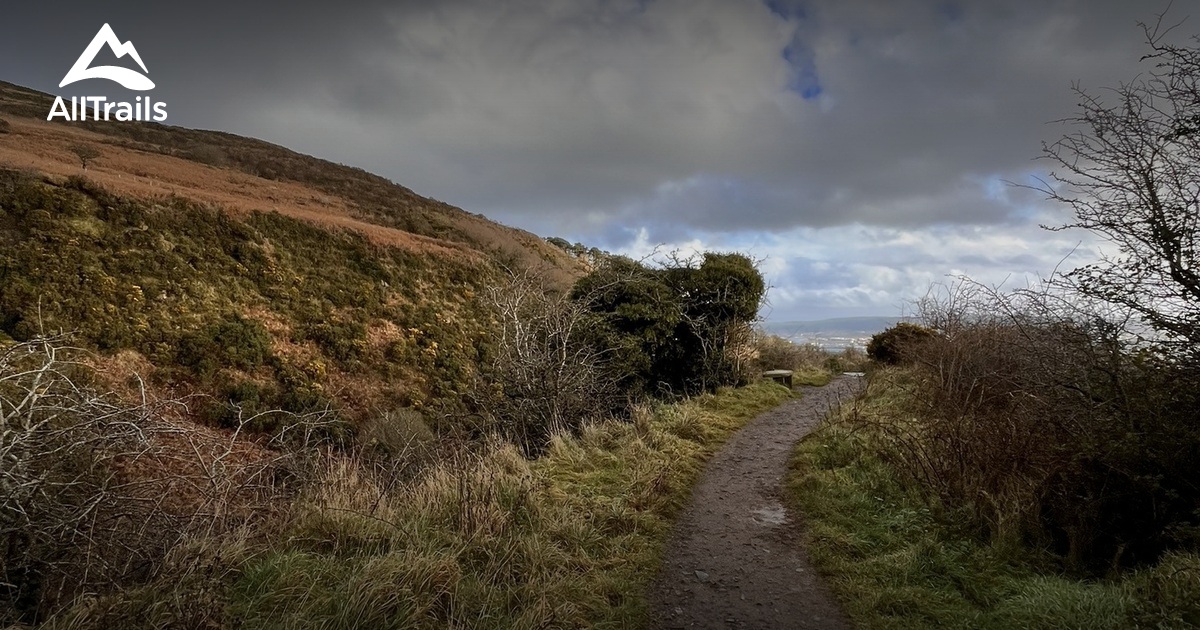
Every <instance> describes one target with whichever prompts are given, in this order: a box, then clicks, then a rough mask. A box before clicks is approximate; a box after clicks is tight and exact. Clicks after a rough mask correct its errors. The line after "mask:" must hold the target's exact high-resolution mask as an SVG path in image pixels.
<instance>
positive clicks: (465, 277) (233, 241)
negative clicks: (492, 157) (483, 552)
mask: <svg viewBox="0 0 1200 630" xmlns="http://www.w3.org/2000/svg"><path fill="white" fill-rule="evenodd" d="M0 240H3V241H4V243H5V246H4V247H3V248H0V332H2V333H3V334H5V335H7V336H10V337H12V338H14V339H17V340H27V339H31V338H33V337H35V336H37V335H39V334H41V333H43V332H50V331H59V330H62V331H74V332H75V333H76V334H77V339H78V341H79V343H81V344H83V345H85V346H89V347H93V348H95V349H98V350H100V351H102V352H104V353H116V352H119V351H123V350H133V351H136V352H138V353H140V354H141V355H143V356H145V357H146V358H147V359H149V360H150V361H151V362H152V363H153V364H154V365H155V366H157V367H158V368H161V370H159V371H157V372H156V373H155V375H154V379H153V382H152V383H151V384H152V385H154V386H159V385H167V386H173V385H177V384H179V383H180V382H183V383H192V384H197V385H199V386H200V387H201V388H202V390H203V391H208V393H212V394H215V395H217V396H218V398H219V399H223V398H224V397H225V396H226V394H228V392H222V391H214V390H213V389H212V386H211V385H210V384H219V383H228V382H239V381H240V380H243V379H244V376H243V375H236V374H230V371H240V372H255V378H256V379H257V380H259V381H260V384H261V385H262V386H263V391H264V392H268V393H270V392H274V393H272V394H270V395H269V396H267V398H269V399H270V401H271V402H270V403H268V404H277V403H278V404H283V403H286V405H285V406H286V407H288V408H289V409H293V410H297V411H299V410H300V408H302V407H304V406H306V405H320V404H322V403H323V402H328V401H329V400H330V399H336V398H337V395H338V392H339V389H338V388H328V387H327V385H328V384H329V382H330V380H332V379H336V378H341V377H343V376H344V375H351V374H352V375H354V376H355V379H356V381H358V382H362V383H365V384H366V385H365V387H364V389H368V390H371V391H373V392H375V393H374V396H375V399H374V400H371V399H364V398H363V397H362V396H357V397H347V398H346V399H345V400H344V401H341V402H342V403H348V404H342V405H340V406H342V407H343V410H345V411H347V412H348V413H350V414H351V415H361V414H364V413H366V410H367V408H368V407H369V406H370V405H371V404H373V403H376V402H378V403H379V404H385V403H386V404H390V403H389V402H388V401H389V400H394V401H402V402H403V404H410V403H419V404H425V403H435V402H438V403H440V402H447V401H454V400H455V399H456V395H455V393H456V392H460V391H462V390H463V389H464V388H465V387H466V385H467V384H468V383H469V382H470V381H471V378H472V373H473V370H474V367H475V366H476V365H477V364H478V362H479V356H480V354H479V349H480V348H481V347H483V346H484V345H486V343H487V341H486V340H487V334H486V333H487V330H488V329H487V327H488V324H489V320H490V317H489V316H488V314H487V313H486V307H485V305H483V304H481V303H480V302H479V301H478V300H476V299H474V297H473V296H475V295H477V294H478V293H479V292H480V290H481V288H482V287H483V286H485V285H486V284H487V283H488V279H489V278H491V277H493V273H494V272H493V270H492V269H491V268H490V267H489V266H488V264H487V263H486V262H479V261H473V260H471V259H463V260H458V259H454V258H442V257H436V256H432V257H427V256H419V255H416V254H413V253H411V252H408V251H404V250H400V249H395V248H383V247H379V246H377V245H374V244H372V243H371V242H369V241H368V240H367V239H366V238H365V237H364V236H362V235H359V234H356V233H350V232H337V231H334V232H331V231H329V230H325V229H321V228H319V227H316V226H312V225H309V224H306V223H303V222H300V221H297V220H294V219H290V218H287V217H283V216H280V215H278V214H252V215H250V216H247V217H244V218H241V219H239V218H234V217H232V216H230V215H229V214H227V213H225V212H222V211H220V210H218V209H214V208H210V207H207V206H204V205H200V204H194V203H191V202H188V201H185V200H182V199H178V198H167V199H160V200H156V201H142V200H133V199H128V198H124V197H119V196H116V195H113V194H111V193H109V192H107V191H106V190H104V189H103V188H101V187H99V186H97V185H95V184H94V183H92V182H90V181H88V180H86V179H84V178H79V177H75V178H70V179H68V180H67V181H65V182H63V183H61V184H57V183H54V182H50V181H45V180H43V179H41V178H40V177H38V176H35V175H30V174H26V173H22V172H17V171H11V170H0ZM268 323H270V325H269V326H268ZM373 331H374V335H373V336H372V332H373ZM396 344H398V345H399V346H402V347H403V348H404V351H403V352H392V351H389V348H390V347H392V346H393V345H396ZM276 347H279V348H283V349H285V350H286V351H285V352H284V353H283V354H281V355H279V356H276V355H275V354H274V350H273V349H274V348H276ZM396 349H399V348H396ZM268 381H273V382H268ZM322 390H325V393H321V392H322Z"/></svg>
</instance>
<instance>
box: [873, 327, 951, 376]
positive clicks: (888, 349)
mask: <svg viewBox="0 0 1200 630" xmlns="http://www.w3.org/2000/svg"><path fill="white" fill-rule="evenodd" d="M934 336H936V333H935V332H934V331H933V330H931V329H929V328H926V327H925V326H921V325H920V324H912V323H909V322H900V323H898V324H896V325H895V326H892V327H891V328H888V329H887V330H885V331H883V332H880V333H876V334H875V335H872V336H871V340H870V341H869V342H868V343H867V356H868V357H869V358H871V359H872V360H874V361H876V362H878V363H882V364H884V365H898V364H900V363H903V362H905V361H906V360H907V359H908V358H909V356H910V355H911V354H912V353H913V352H914V351H916V350H917V349H918V348H919V346H920V345H921V344H922V343H923V342H926V341H928V340H930V339H932V338H933V337H934Z"/></svg>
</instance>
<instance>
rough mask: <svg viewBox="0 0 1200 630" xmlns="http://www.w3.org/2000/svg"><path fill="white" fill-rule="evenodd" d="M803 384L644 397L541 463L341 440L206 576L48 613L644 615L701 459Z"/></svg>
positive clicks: (411, 618) (95, 618)
mask: <svg viewBox="0 0 1200 630" xmlns="http://www.w3.org/2000/svg"><path fill="white" fill-rule="evenodd" d="M791 395H792V394H791V392H790V391H789V390H787V389H786V388H783V387H780V386H778V385H774V384H771V383H759V384H756V385H753V386H750V387H746V388H742V389H737V390H721V391H720V392H718V393H717V394H713V395H704V396H700V397H697V398H694V399H691V400H688V401H685V402H682V403H678V404H674V405H658V406H655V407H640V408H638V409H637V410H636V411H635V413H634V417H633V420H632V421H630V422H605V423H599V424H593V425H590V426H587V427H585V428H584V429H583V430H582V431H581V432H580V433H579V435H578V436H577V437H571V436H567V435H560V436H556V437H554V438H553V440H552V442H551V444H550V446H549V448H548V449H547V450H546V452H545V454H544V455H543V456H541V457H540V458H538V459H535V460H528V459H526V458H524V457H522V456H521V454H520V452H519V451H518V450H517V449H516V447H514V446H512V445H511V444H507V443H502V442H491V443H488V444H487V445H486V446H485V447H482V448H479V449H477V450H475V451H467V450H464V451H461V452H459V453H458V454H457V455H455V456H453V457H448V458H446V459H443V460H441V461H439V462H438V463H435V464H433V465H431V466H429V467H428V468H426V469H425V470H424V471H423V472H422V473H420V474H418V475H416V476H411V475H410V476H407V477H403V478H397V477H392V476H390V474H389V473H388V472H387V471H386V469H385V468H382V467H373V466H371V465H368V462H367V460H364V459H358V458H355V457H350V456H347V455H345V454H342V455H337V456H333V455H331V456H330V457H329V458H328V459H327V460H326V461H325V464H324V466H323V467H322V469H321V470H320V472H319V474H318V476H317V479H316V482H315V483H312V484H310V485H308V486H306V487H305V489H304V490H302V491H301V492H300V493H299V494H298V495H297V497H296V500H295V501H294V503H293V504H292V506H291V508H290V510H289V511H288V513H286V514H283V515H281V519H282V520H281V521H280V523H281V524H279V525H278V527H277V529H276V530H274V532H273V533H270V535H269V536H266V537H264V536H263V532H261V531H260V532H257V533H256V536H243V537H234V538H231V539H230V540H228V541H210V542H209V544H208V546H207V547H206V548H205V549H204V550H196V552H197V554H198V555H200V556H203V557H205V558H206V559H207V562H206V563H205V562H197V561H193V563H192V565H190V566H195V567H197V569H196V573H189V574H181V575H174V576H172V579H171V580H163V581H160V582H159V583H156V584H153V585H150V586H147V587H145V588H141V589H132V590H130V591H128V592H126V593H123V594H119V595H114V596H110V597H106V598H102V599H100V600H95V601H91V602H86V603H85V604H82V605H80V606H77V607H76V608H75V609H73V610H72V611H70V612H69V613H68V614H66V615H63V616H60V617H59V618H58V619H56V620H54V622H53V623H52V624H51V626H52V627H62V628H67V627H115V626H120V627H171V626H179V625H187V626H203V625H204V624H205V623H209V624H213V625H215V626H217V627H223V626H238V627H243V628H315V627H319V628H446V627H456V628H535V627H537V628H547V627H549V628H555V627H600V628H605V627H607V628H626V627H636V626H639V625H643V624H644V623H645V620H646V612H647V602H646V592H647V589H648V587H649V584H650V581H651V579H652V577H653V575H654V574H655V572H656V570H657V567H658V563H659V557H660V554H661V552H662V548H663V545H664V544H665V542H666V539H667V537H668V535H669V532H670V529H671V524H672V519H673V518H674V516H675V515H676V514H677V513H678V512H679V510H680V509H681V507H682V506H683V505H684V504H685V503H686V501H687V499H688V496H689V494H690V491H691V487H692V486H693V485H694V483H695V481H696V479H697V478H698V475H699V474H700V471H701V470H702V468H703V463H704V460H705V459H706V458H707V457H708V456H709V455H710V454H712V453H713V452H714V451H715V450H716V449H717V448H718V447H719V446H720V445H721V444H722V443H723V442H724V441H725V440H726V439H727V438H728V437H729V436H730V435H731V434H732V433H733V432H735V431H736V430H737V429H738V428H740V427H741V426H743V425H744V424H745V423H746V422H747V421H748V420H749V419H750V418H752V417H754V416H755V415H756V414H758V413H759V412H761V411H763V410H765V409H767V408H770V407H772V406H775V405H777V404H779V403H781V402H782V401H784V400H786V399H787V398H789V397H791ZM205 553H206V554H208V555H207V556H205ZM206 580H207V582H206Z"/></svg>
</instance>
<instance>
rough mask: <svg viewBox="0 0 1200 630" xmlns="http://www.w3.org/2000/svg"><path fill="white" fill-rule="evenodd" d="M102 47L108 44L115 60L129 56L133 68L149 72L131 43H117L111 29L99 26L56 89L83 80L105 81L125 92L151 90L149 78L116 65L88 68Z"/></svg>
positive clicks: (151, 84)
mask: <svg viewBox="0 0 1200 630" xmlns="http://www.w3.org/2000/svg"><path fill="white" fill-rule="evenodd" d="M105 45H108V48H109V50H111V51H113V54H115V55H116V56H117V58H118V59H119V58H121V57H124V56H125V55H129V56H130V57H133V60H134V61H136V62H137V65H139V66H141V67H142V72H145V73H147V74H149V72H150V71H149V70H147V69H146V64H144V63H142V58H141V56H140V55H138V52H137V49H136V48H134V47H133V42H132V41H129V42H125V43H121V40H119V39H117V34H116V33H114V32H113V30H112V27H111V26H109V25H108V24H105V25H104V26H101V27H100V31H99V32H97V33H96V36H95V37H93V38H92V43H90V44H88V47H87V48H85V49H84V50H83V54H82V55H79V59H76V60H75V65H73V66H71V70H70V71H68V72H67V76H65V77H63V80H62V83H59V84H58V87H65V86H68V85H70V84H72V83H75V82H76V81H83V80H84V79H108V80H109V81H116V82H117V83H120V84H121V85H122V86H124V87H125V88H126V89H129V90H138V91H145V90H152V89H154V82H153V81H151V80H150V78H149V77H147V76H146V75H145V74H139V73H138V72H136V71H134V70H130V69H129V68H122V67H120V66H96V67H94V68H93V67H90V66H91V65H92V62H93V61H95V60H96V55H97V54H98V53H99V52H100V49H101V48H102V47H104V46H105Z"/></svg>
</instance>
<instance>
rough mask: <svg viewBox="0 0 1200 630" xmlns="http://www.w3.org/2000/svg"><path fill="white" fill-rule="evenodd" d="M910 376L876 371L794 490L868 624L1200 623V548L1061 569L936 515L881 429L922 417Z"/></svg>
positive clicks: (837, 580) (797, 475)
mask: <svg viewBox="0 0 1200 630" xmlns="http://www.w3.org/2000/svg"><path fill="white" fill-rule="evenodd" d="M910 387H911V383H910V377H909V375H908V374H907V373H906V372H904V371H902V370H897V369H883V370H880V371H878V372H876V373H875V375H874V376H873V378H872V382H871V385H870V386H869V389H868V392H867V394H866V396H865V397H864V398H863V399H861V400H860V401H858V402H857V403H855V404H854V405H852V406H848V407H847V408H845V409H843V410H842V411H841V412H840V413H839V415H837V416H835V417H833V418H832V419H830V420H829V421H827V422H826V423H825V424H824V425H823V426H822V427H821V429H820V430H819V431H818V432H816V433H815V434H814V435H813V436H812V437H810V438H809V439H806V440H805V441H803V442H802V443H801V444H800V445H799V446H798V447H797V450H796V453H795V456H794V458H793V461H792V473H791V477H790V479H789V483H788V490H789V499H790V500H791V502H792V503H793V505H794V506H796V507H797V508H798V509H799V510H801V511H802V512H803V513H804V514H805V517H806V525H807V537H808V543H809V552H810V554H811V556H812V559H813V561H814V562H815V563H816V565H817V567H818V568H819V569H820V570H821V571H822V572H823V573H824V574H825V575H826V576H827V578H828V580H829V582H830V585H831V586H832V588H833V589H834V590H835V592H836V593H837V595H838V596H839V599H840V600H841V601H842V603H843V605H844V607H845V609H846V611H847V613H848V614H849V615H850V616H851V618H852V619H853V620H854V621H855V622H856V623H857V624H858V625H861V626H862V627H865V628H889V629H890V628H1089V629H1091V628H1130V627H1149V628H1155V627H1157V628H1183V627H1193V626H1194V625H1200V605H1198V604H1197V602H1200V555H1197V554H1187V553H1173V554H1169V555H1167V556H1166V557H1164V559H1163V560H1162V561H1161V562H1160V563H1159V564H1157V565H1156V566H1154V567H1151V568H1147V569H1143V570H1140V571H1137V572H1132V573H1126V574H1124V575H1121V576H1117V577H1113V578H1111V579H1108V580H1080V579H1072V578H1070V577H1066V576H1063V575H1061V574H1060V573H1059V572H1058V571H1057V570H1056V566H1057V563H1055V562H1053V559H1052V558H1050V557H1049V556H1048V554H1043V553H1042V552H1038V551H1036V550H1032V551H1031V550H1029V549H1022V548H1021V547H1016V546H1012V545H1006V544H1003V541H996V542H994V543H988V542H983V541H982V540H981V539H980V538H979V537H978V536H975V535H972V532H970V531H969V530H967V529H965V528H959V527H956V526H955V525H954V523H955V522H956V519H955V518H954V516H953V514H940V515H939V514H935V513H934V512H933V511H931V510H930V508H929V507H928V505H927V504H926V503H925V502H924V501H923V500H921V498H919V497H918V496H917V495H915V494H914V493H912V492H910V491H909V490H908V489H906V488H905V487H904V486H903V485H902V484H901V483H900V480H901V479H903V477H902V476H901V475H898V474H897V472H896V471H895V470H894V469H893V468H892V467H891V466H890V465H889V464H888V463H887V462H888V461H889V459H888V456H887V453H886V449H887V448H889V447H890V446H889V444H890V443H889V441H888V440H887V439H886V437H885V436H884V435H882V434H881V433H880V432H879V431H878V430H877V429H875V428H873V427H877V426H879V425H880V424H883V423H888V424H891V423H896V422H914V421H915V418H914V417H911V416H910V417H908V418H905V417H900V416H902V414H903V412H902V411H900V410H903V409H911V408H912V405H911V389H910Z"/></svg>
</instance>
